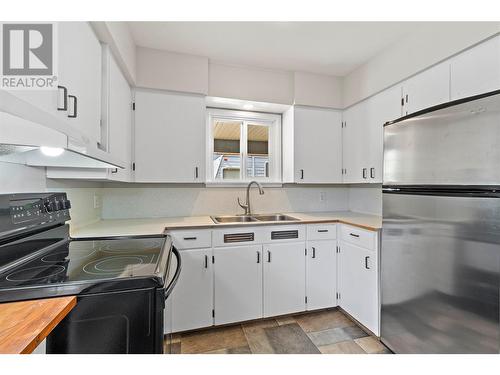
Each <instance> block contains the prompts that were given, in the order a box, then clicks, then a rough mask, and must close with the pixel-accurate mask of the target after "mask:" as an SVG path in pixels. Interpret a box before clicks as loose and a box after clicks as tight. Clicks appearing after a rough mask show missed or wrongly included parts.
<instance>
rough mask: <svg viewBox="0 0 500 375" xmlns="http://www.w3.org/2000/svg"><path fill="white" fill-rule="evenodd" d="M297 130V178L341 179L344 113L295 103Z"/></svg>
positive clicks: (303, 180) (300, 180)
mask: <svg viewBox="0 0 500 375" xmlns="http://www.w3.org/2000/svg"><path fill="white" fill-rule="evenodd" d="M294 131H295V134H294V153H295V171H294V174H295V181H296V182H298V183H337V182H342V174H341V173H342V129H341V113H340V112H339V111H335V110H330V109H323V108H306V107H296V108H295V117H294Z"/></svg>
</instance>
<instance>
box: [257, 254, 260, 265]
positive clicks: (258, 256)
mask: <svg viewBox="0 0 500 375" xmlns="http://www.w3.org/2000/svg"><path fill="white" fill-rule="evenodd" d="M257 263H260V251H257Z"/></svg>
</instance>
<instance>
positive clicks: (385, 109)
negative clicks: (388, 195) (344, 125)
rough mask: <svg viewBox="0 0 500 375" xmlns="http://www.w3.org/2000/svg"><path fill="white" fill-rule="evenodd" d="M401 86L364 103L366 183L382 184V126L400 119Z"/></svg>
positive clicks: (383, 92) (385, 91) (394, 87)
mask: <svg viewBox="0 0 500 375" xmlns="http://www.w3.org/2000/svg"><path fill="white" fill-rule="evenodd" d="M401 110H402V109H401V86H399V85H397V86H393V87H391V88H389V89H387V90H384V91H382V92H381V93H379V94H377V95H375V96H373V97H371V98H370V99H368V100H367V101H366V111H365V113H366V116H367V118H368V123H367V127H366V133H365V134H364V139H365V142H364V147H365V151H364V155H365V157H366V160H365V163H364V165H365V167H366V168H367V175H368V178H367V180H368V182H372V183H381V182H382V177H383V176H382V166H383V163H384V160H383V159H384V155H383V154H384V124H385V123H386V122H388V121H392V120H396V119H397V118H399V117H401Z"/></svg>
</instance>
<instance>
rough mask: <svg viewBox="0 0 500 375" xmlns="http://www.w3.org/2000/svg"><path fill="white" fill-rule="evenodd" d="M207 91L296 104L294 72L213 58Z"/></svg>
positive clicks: (248, 98) (212, 93)
mask: <svg viewBox="0 0 500 375" xmlns="http://www.w3.org/2000/svg"><path fill="white" fill-rule="evenodd" d="M208 93H209V95H210V96H218V97H223V98H235V99H245V100H254V101H258V102H270V103H279V104H293V74H292V73H290V72H285V71H279V70H271V69H258V68H249V67H243V66H237V65H229V64H221V63H213V62H210V64H209V80H208Z"/></svg>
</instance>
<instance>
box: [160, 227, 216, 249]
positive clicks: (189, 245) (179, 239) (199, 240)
mask: <svg viewBox="0 0 500 375" xmlns="http://www.w3.org/2000/svg"><path fill="white" fill-rule="evenodd" d="M170 235H171V236H172V240H173V243H174V246H175V247H176V248H177V249H178V250H182V249H197V248H202V247H212V231H211V230H196V231H194V230H179V231H172V232H170Z"/></svg>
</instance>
